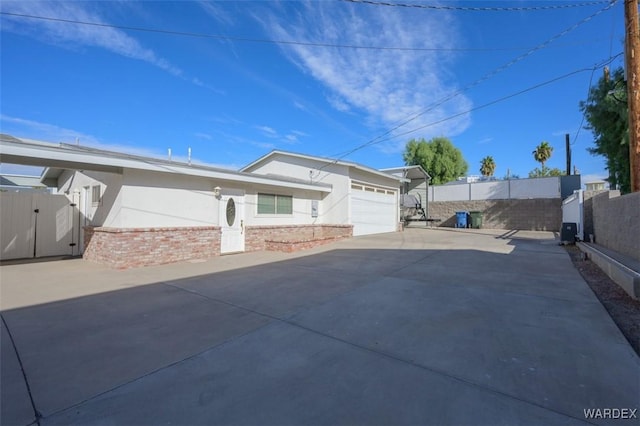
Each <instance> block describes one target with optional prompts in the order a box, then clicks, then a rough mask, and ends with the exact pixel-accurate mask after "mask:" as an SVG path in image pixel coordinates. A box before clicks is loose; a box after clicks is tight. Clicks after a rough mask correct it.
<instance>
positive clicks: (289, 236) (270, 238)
mask: <svg viewBox="0 0 640 426" xmlns="http://www.w3.org/2000/svg"><path fill="white" fill-rule="evenodd" d="M351 236H353V225H273V226H247V227H246V228H245V251H258V250H278V251H288V252H290V251H295V250H301V249H306V248H311V247H315V246H318V245H321V244H327V243H330V242H332V241H335V240H338V239H342V238H350V237H351Z"/></svg>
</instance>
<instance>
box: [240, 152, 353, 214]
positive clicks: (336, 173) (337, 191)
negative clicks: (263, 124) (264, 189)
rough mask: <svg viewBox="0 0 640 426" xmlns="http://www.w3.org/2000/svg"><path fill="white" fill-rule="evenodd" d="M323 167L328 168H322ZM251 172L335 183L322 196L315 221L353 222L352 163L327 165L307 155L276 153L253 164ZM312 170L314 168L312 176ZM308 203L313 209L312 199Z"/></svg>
mask: <svg viewBox="0 0 640 426" xmlns="http://www.w3.org/2000/svg"><path fill="white" fill-rule="evenodd" d="M321 167H324V168H323V169H322V170H319V169H320V168H321ZM251 172H253V173H256V174H261V175H269V174H272V175H279V176H289V177H293V178H296V179H302V180H305V181H312V182H314V183H323V184H329V185H332V191H331V193H329V194H325V195H324V196H323V197H322V198H321V201H320V203H319V209H320V210H319V215H318V219H317V221H316V222H313V223H318V224H347V223H349V190H350V179H349V169H348V167H346V166H343V165H339V164H330V165H327V164H326V163H323V162H318V161H313V160H311V159H306V158H298V157H291V156H286V157H283V156H281V155H275V156H273V157H272V158H271V159H270V161H269V162H265V163H261V164H258V165H257V166H255V167H254V168H252V169H251ZM309 172H312V174H311V176H310V173H309ZM308 204H309V205H308V207H306V208H308V209H309V212H310V210H311V203H310V202H309V203H308ZM301 208H303V207H301ZM310 214H311V213H309V215H310Z"/></svg>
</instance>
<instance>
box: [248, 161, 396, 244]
mask: <svg viewBox="0 0 640 426" xmlns="http://www.w3.org/2000/svg"><path fill="white" fill-rule="evenodd" d="M240 171H241V172H245V173H252V174H254V175H256V174H257V175H262V176H270V177H274V178H276V177H282V176H288V177H294V178H297V179H301V180H306V181H307V182H309V184H325V185H327V184H328V185H331V187H332V191H330V192H328V193H326V194H324V195H323V196H322V199H321V202H322V204H321V207H320V210H321V214H322V217H323V220H324V221H326V222H327V223H347V224H351V225H353V235H367V234H378V233H383V232H395V231H397V230H398V223H399V221H400V217H399V210H398V204H399V196H398V195H399V189H400V184H401V183H404V182H406V181H407V179H406V178H404V177H401V176H394V175H392V174H389V173H386V172H384V171H380V170H375V169H372V168H369V167H366V166H363V165H361V164H357V163H352V162H348V161H341V160H333V159H330V158H321V157H313V156H310V155H303V154H296V153H292V152H285V151H278V150H275V151H272V152H270V153H269V154H267V155H265V156H263V157H260V158H259V159H257V160H256V161H254V162H253V163H251V164H249V165H248V166H245V167H244V168H242V169H241V170H240Z"/></svg>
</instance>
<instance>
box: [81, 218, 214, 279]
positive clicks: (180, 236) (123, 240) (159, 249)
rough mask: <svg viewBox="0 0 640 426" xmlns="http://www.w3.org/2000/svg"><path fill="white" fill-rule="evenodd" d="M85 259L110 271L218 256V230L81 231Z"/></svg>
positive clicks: (85, 229) (211, 227) (206, 227)
mask: <svg viewBox="0 0 640 426" xmlns="http://www.w3.org/2000/svg"><path fill="white" fill-rule="evenodd" d="M84 231H85V232H84V247H85V248H84V254H83V255H82V257H83V258H84V259H87V260H90V261H93V262H98V263H103V264H106V265H109V266H111V267H113V268H118V269H126V268H135V267H139V266H151V265H161V264H164V263H173V262H181V261H185V260H196V259H208V258H211V257H214V256H219V255H220V227H219V226H197V227H185V228H103V227H85V228H84Z"/></svg>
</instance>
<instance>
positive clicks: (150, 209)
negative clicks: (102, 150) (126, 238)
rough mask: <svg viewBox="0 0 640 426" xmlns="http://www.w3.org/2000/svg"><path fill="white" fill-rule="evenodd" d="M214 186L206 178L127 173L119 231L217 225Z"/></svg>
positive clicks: (123, 188) (155, 173)
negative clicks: (121, 229)
mask: <svg viewBox="0 0 640 426" xmlns="http://www.w3.org/2000/svg"><path fill="white" fill-rule="evenodd" d="M215 186H216V183H215V182H214V181H213V180H211V179H207V178H199V177H193V176H184V175H175V174H165V173H157V172H146V171H140V170H132V169H127V170H125V172H124V185H123V187H122V212H121V215H120V216H121V218H120V223H119V227H121V228H153V227H185V226H186V227H191V226H214V225H218V216H219V215H218V211H219V204H218V203H219V202H218V200H217V199H216V197H215V196H214V193H213V190H214V187H215ZM220 186H222V185H220Z"/></svg>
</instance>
